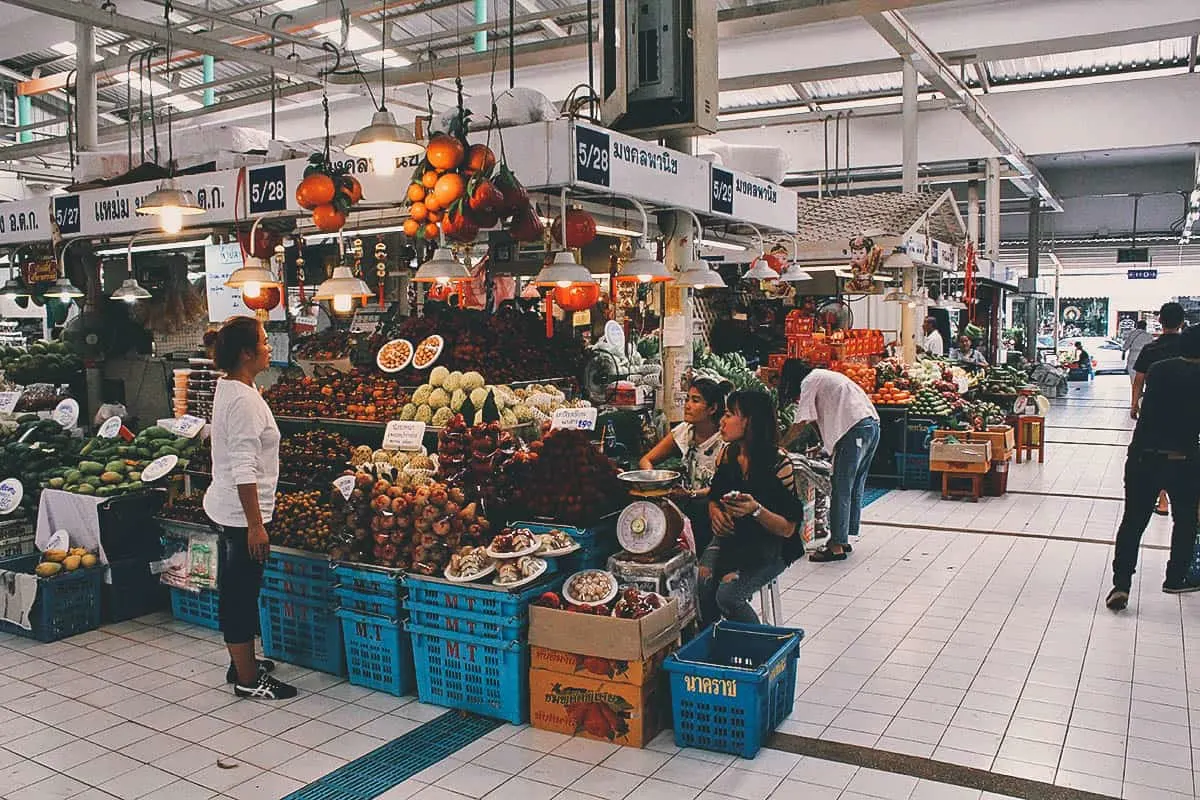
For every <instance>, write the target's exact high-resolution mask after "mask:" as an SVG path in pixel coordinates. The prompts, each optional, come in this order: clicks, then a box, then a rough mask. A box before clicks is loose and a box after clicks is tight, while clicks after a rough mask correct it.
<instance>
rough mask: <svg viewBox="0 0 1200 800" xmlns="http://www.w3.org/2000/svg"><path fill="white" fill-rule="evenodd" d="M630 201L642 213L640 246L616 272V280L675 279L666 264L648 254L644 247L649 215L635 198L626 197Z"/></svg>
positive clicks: (648, 238)
mask: <svg viewBox="0 0 1200 800" xmlns="http://www.w3.org/2000/svg"><path fill="white" fill-rule="evenodd" d="M625 199H626V200H628V201H629V202H630V203H632V204H633V206H634V207H635V208H636V209H637V210H638V213H640V214H641V215H642V246H641V247H639V248H637V249H635V250H634V251H633V258H631V259H630V260H629V261H626V262H625V263H624V264H623V265H622V266H621V270H620V271H619V272H618V273H617V280H618V281H621V282H622V283H631V282H634V281H636V282H638V283H666V282H667V281H671V280H674V279H675V276H674V275H672V274H671V270H669V269H667V265H666V264H664V263H662V262H661V261H658V260H657V259H655V258H654V256H652V255H650V250H649V249H648V248H647V247H646V245H647V243H648V242H649V241H650V217H649V216H648V215H647V214H646V207H645V206H643V205H642V204H641V203H640V202H638V200H637V199H636V198H633V197H626V198H625Z"/></svg>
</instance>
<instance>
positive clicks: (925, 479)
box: [896, 453, 932, 489]
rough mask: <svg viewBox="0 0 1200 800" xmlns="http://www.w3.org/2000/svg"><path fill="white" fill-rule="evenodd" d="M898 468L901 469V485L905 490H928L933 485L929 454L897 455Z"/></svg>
mask: <svg viewBox="0 0 1200 800" xmlns="http://www.w3.org/2000/svg"><path fill="white" fill-rule="evenodd" d="M896 466H898V467H899V468H900V474H901V476H902V477H901V479H900V485H901V486H903V487H904V488H905V489H928V488H929V487H930V485H931V484H932V478H931V476H930V473H929V454H928V453H925V454H923V455H914V454H912V453H909V454H908V455H904V454H902V453H897V454H896Z"/></svg>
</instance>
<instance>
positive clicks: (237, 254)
mask: <svg viewBox="0 0 1200 800" xmlns="http://www.w3.org/2000/svg"><path fill="white" fill-rule="evenodd" d="M241 266H242V246H241V245H240V244H238V243H237V242H232V243H230V244H210V245H206V246H205V248H204V278H205V281H204V284H205V289H206V291H207V293H208V321H209V322H224V321H225V320H227V319H229V318H230V317H253V316H254V315H255V314H254V312H253V311H251V310H250V309H249V308H247V307H246V304H245V303H244V302H243V301H242V292H241V290H240V289H230V288H229V287H227V286H226V285H225V281H227V280H229V276H230V275H232V274H233V271H234V270H235V269H238V268H239V267H241ZM286 306H287V303H280V304H279V305H277V306H275V308H273V309H271V311H270V316H269V319H270V320H271V321H272V322H280V321H285V320H287V309H286Z"/></svg>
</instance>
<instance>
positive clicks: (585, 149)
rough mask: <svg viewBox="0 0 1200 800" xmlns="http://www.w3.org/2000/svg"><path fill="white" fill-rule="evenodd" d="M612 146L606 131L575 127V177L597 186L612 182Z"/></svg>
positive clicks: (580, 126) (581, 126)
mask: <svg viewBox="0 0 1200 800" xmlns="http://www.w3.org/2000/svg"><path fill="white" fill-rule="evenodd" d="M611 151H612V144H611V139H610V138H609V135H608V134H607V133H605V132H604V131H600V130H596V129H595V128H588V127H585V126H583V125H576V126H575V177H576V179H578V180H580V181H582V182H584V183H591V184H594V185H596V186H608V185H610V183H611V182H612V162H611Z"/></svg>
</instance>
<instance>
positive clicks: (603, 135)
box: [573, 123, 796, 230]
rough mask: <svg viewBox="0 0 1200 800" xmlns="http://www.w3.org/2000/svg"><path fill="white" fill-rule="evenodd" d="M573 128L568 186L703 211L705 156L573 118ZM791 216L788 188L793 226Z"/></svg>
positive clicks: (794, 224)
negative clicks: (576, 120)
mask: <svg viewBox="0 0 1200 800" xmlns="http://www.w3.org/2000/svg"><path fill="white" fill-rule="evenodd" d="M574 132H575V136H574V147H573V152H574V154H575V158H574V181H573V184H574V185H578V186H581V187H583V188H592V189H599V190H602V191H604V192H606V193H611V194H623V195H630V196H632V197H636V198H638V199H639V200H645V201H647V202H651V203H655V204H658V205H667V206H680V207H682V208H690V209H692V210H693V211H707V210H708V204H707V203H706V202H704V199H703V194H702V192H703V190H704V185H705V182H706V181H707V180H708V162H707V161H703V160H701V159H699V158H696V157H695V156H690V155H687V154H686V153H680V152H678V151H675V150H670V149H668V148H665V147H661V146H659V145H656V144H653V143H651V142H646V141H644V140H642V139H637V138H634V137H633V136H626V135H625V134H623V133H617V132H616V131H609V130H605V129H604V128H596V127H592V126H590V125H583V124H580V123H575V126H574ZM795 216H796V201H795V193H793V195H792V217H793V219H792V229H793V230H795V226H796V220H795Z"/></svg>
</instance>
